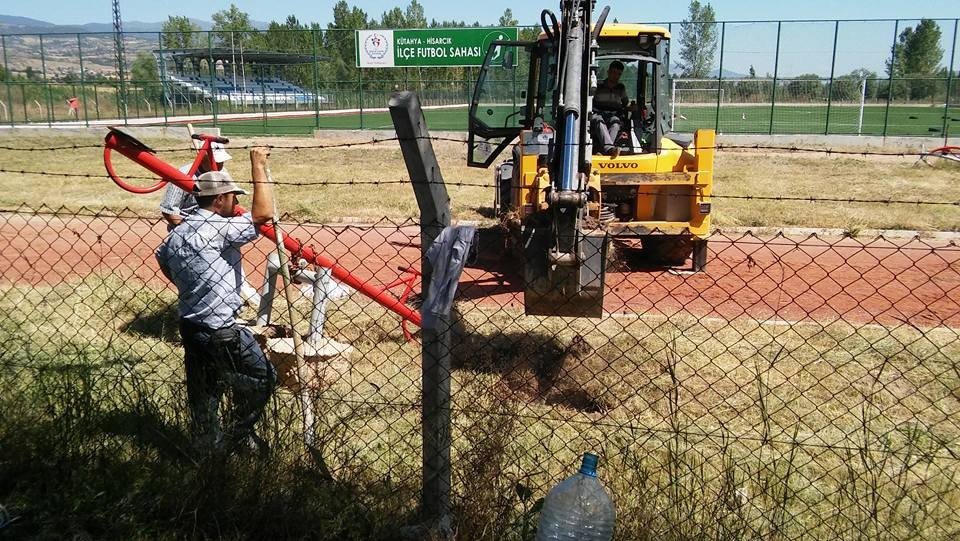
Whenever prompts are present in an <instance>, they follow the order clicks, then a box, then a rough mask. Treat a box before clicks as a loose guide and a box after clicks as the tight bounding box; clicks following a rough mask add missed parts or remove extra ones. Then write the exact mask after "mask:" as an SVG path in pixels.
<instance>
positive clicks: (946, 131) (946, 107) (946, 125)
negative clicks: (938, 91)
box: [941, 19, 960, 146]
mask: <svg viewBox="0 0 960 541" xmlns="http://www.w3.org/2000/svg"><path fill="white" fill-rule="evenodd" d="M958 23H960V19H954V20H953V45H952V47H951V49H950V67H949V68H947V99H946V100H945V103H944V104H943V130H942V131H941V133H943V144H944V146H946V145H947V144H948V143H949V141H948V140H949V139H950V122H949V117H950V92H952V91H953V65H954V64H953V62H954V60H955V59H956V58H955V57H956V56H957V30H958V26H957V24H958Z"/></svg>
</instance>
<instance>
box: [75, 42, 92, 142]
mask: <svg viewBox="0 0 960 541" xmlns="http://www.w3.org/2000/svg"><path fill="white" fill-rule="evenodd" d="M77 56H78V57H79V59H80V95H81V96H83V97H82V99H81V100H80V101H82V102H83V125H84V126H86V127H88V128H89V127H90V116H89V115H88V114H87V79H86V77H87V75H86V73H85V72H84V69H83V40H81V39H80V34H77Z"/></svg>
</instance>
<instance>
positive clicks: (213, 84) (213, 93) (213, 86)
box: [201, 32, 218, 126]
mask: <svg viewBox="0 0 960 541" xmlns="http://www.w3.org/2000/svg"><path fill="white" fill-rule="evenodd" d="M207 68H209V70H210V98H211V99H210V113H211V114H212V115H213V125H214V126H216V125H217V101H218V100H217V79H216V77H217V67H216V66H214V64H213V32H207ZM201 96H202V94H201Z"/></svg>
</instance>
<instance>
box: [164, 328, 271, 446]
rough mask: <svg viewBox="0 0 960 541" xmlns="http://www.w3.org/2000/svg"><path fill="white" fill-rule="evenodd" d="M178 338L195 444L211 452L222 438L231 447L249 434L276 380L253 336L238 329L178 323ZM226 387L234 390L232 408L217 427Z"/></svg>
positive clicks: (242, 329)
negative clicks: (183, 351) (180, 341)
mask: <svg viewBox="0 0 960 541" xmlns="http://www.w3.org/2000/svg"><path fill="white" fill-rule="evenodd" d="M180 336H181V337H182V338H183V348H184V350H185V355H184V366H185V369H186V375H187V400H188V402H189V405H190V415H191V418H192V419H191V420H192V423H193V426H192V429H193V437H194V444H195V445H196V446H197V447H198V448H199V449H204V450H213V449H217V448H220V447H221V446H222V445H223V444H224V439H226V441H227V443H228V444H231V445H234V444H238V443H241V442H243V441H244V440H246V439H247V438H249V437H250V436H253V427H254V425H256V423H257V421H258V420H259V419H260V417H261V415H262V414H263V408H264V406H265V405H266V403H267V401H268V400H269V399H270V395H271V394H272V392H273V389H274V386H275V385H276V381H277V374H276V370H274V368H273V366H272V365H271V364H270V362H269V361H268V360H267V358H266V356H265V355H264V354H263V350H262V349H260V345H259V344H257V342H256V340H255V339H254V337H253V334H252V333H251V332H250V330H249V329H247V328H246V327H243V326H240V325H233V326H230V327H226V328H223V329H209V328H207V327H204V326H202V325H197V324H194V323H191V322H189V321H186V320H182V319H181V320H180ZM225 389H230V391H231V392H232V399H233V408H232V411H231V413H230V415H229V417H228V420H227V422H225V423H224V425H225V426H223V427H221V423H220V419H219V416H218V410H219V408H220V399H221V397H222V396H223V392H224V390H225Z"/></svg>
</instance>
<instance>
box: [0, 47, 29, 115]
mask: <svg viewBox="0 0 960 541" xmlns="http://www.w3.org/2000/svg"><path fill="white" fill-rule="evenodd" d="M0 47H3V82H4V83H6V86H7V101H8V102H10V126H13V91H12V90H11V89H10V68H9V67H8V65H7V37H6V36H4V35H0ZM24 120H26V117H24Z"/></svg>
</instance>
